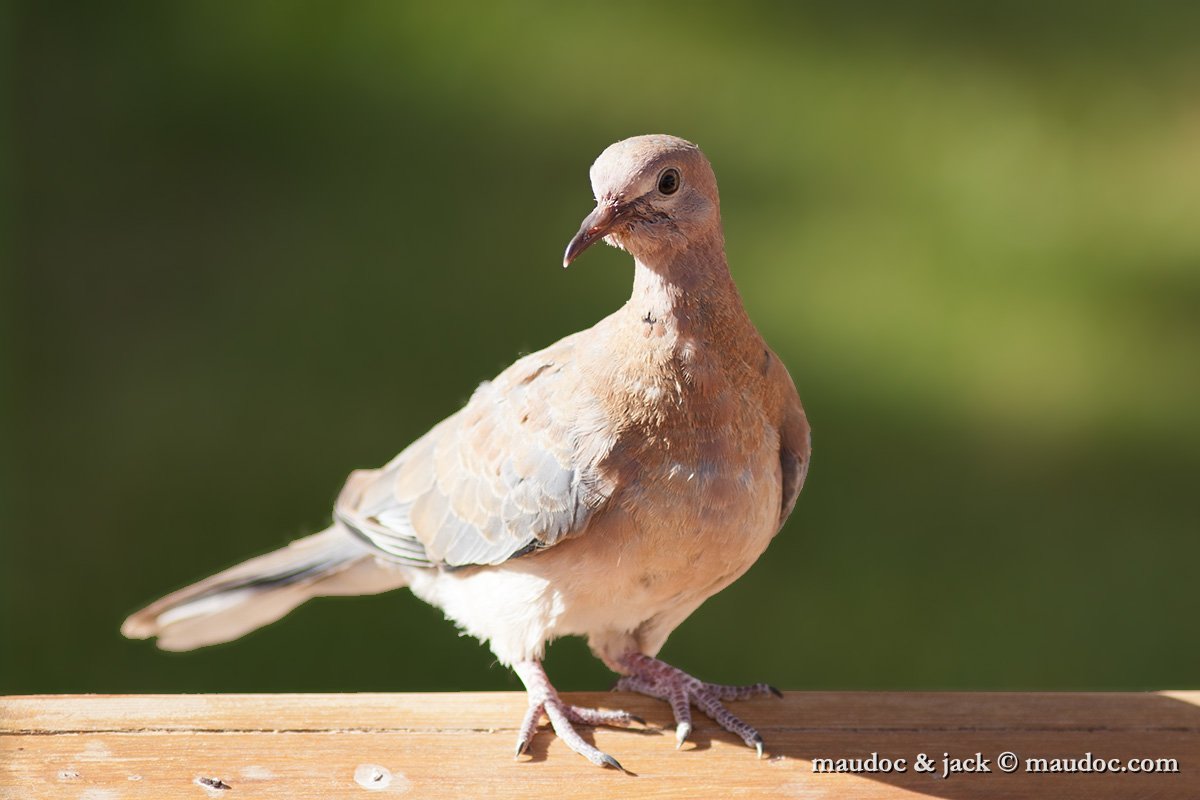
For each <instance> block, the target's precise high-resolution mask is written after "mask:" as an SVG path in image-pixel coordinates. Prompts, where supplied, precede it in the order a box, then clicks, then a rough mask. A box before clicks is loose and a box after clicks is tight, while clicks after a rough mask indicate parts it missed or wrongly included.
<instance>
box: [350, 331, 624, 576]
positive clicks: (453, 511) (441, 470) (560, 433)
mask: <svg viewBox="0 0 1200 800" xmlns="http://www.w3.org/2000/svg"><path fill="white" fill-rule="evenodd" d="M570 355H571V344H570V340H569V339H568V340H564V341H563V342H560V343H559V344H558V345H556V346H554V347H552V348H550V349H549V350H545V351H542V352H541V353H535V354H533V355H530V356H526V357H525V358H523V359H521V360H520V361H518V362H516V363H515V364H513V365H512V366H511V367H510V368H509V369H508V370H506V371H505V372H504V373H502V374H501V375H500V377H498V378H497V379H496V380H495V381H493V382H491V383H486V384H484V385H482V386H480V387H479V389H478V390H476V392H475V394H474V395H473V396H472V398H471V400H470V402H469V403H468V404H467V406H466V407H465V408H463V409H462V410H461V411H459V412H458V413H457V414H454V415H453V416H451V417H449V418H448V419H446V420H445V421H443V422H442V423H441V424H439V425H437V426H436V427H434V428H433V429H432V430H431V431H429V433H427V434H425V436H423V437H421V438H420V439H418V440H417V441H416V442H414V443H413V444H412V445H411V446H410V447H408V448H407V449H406V450H405V451H404V452H403V453H401V454H400V455H399V456H397V457H396V458H395V459H393V460H392V462H391V463H389V464H388V465H387V466H385V467H383V468H382V469H380V470H374V471H360V472H356V473H354V474H353V475H352V476H351V478H350V480H349V481H348V482H347V484H346V488H345V489H344V490H343V492H342V495H341V496H340V497H339V498H338V502H337V506H336V510H335V514H336V516H337V518H338V519H339V521H341V522H342V523H343V524H344V525H345V526H346V527H347V528H349V529H350V530H351V531H353V532H354V533H355V534H357V535H358V536H359V537H361V538H362V539H364V540H366V541H367V542H368V543H370V544H372V545H373V546H374V547H375V548H377V549H378V550H379V551H381V552H382V553H383V554H385V555H387V556H388V557H390V558H392V559H394V560H398V561H400V562H402V563H406V564H410V565H413V566H446V567H463V566H469V565H486V564H500V563H502V562H504V561H507V560H508V559H510V558H514V557H517V556H520V555H524V554H526V553H529V552H533V551H534V550H537V549H541V548H545V547H550V546H552V545H554V544H555V543H557V542H559V541H562V540H563V539H565V538H567V537H569V536H574V535H578V534H579V533H581V532H582V531H583V530H584V529H586V527H587V525H588V522H589V521H590V519H591V518H592V516H593V515H594V513H595V512H596V510H597V509H598V508H600V507H601V506H602V505H603V504H604V502H605V501H606V500H607V498H608V497H609V495H610V494H611V491H612V487H611V485H610V483H609V482H608V481H607V480H606V479H605V478H604V477H603V476H602V475H600V474H599V473H598V471H597V470H596V463H597V462H598V461H599V458H598V457H597V456H598V455H602V454H603V453H604V452H606V450H607V447H606V445H605V443H604V442H603V441H600V442H597V441H596V440H595V437H601V438H603V437H605V435H606V434H605V430H606V426H605V425H604V424H603V420H602V419H598V417H599V416H600V415H599V414H598V413H597V412H596V410H595V406H594V404H593V403H592V402H591V401H590V399H589V398H579V397H575V396H572V395H571V391H572V389H574V388H575V387H578V385H579V382H578V381H577V380H576V379H575V378H576V376H575V375H573V374H572V373H571V370H572V366H571V360H570ZM583 431H586V432H587V433H586V435H582V436H581V435H580V434H581V432H583ZM581 443H582V445H584V446H581Z"/></svg>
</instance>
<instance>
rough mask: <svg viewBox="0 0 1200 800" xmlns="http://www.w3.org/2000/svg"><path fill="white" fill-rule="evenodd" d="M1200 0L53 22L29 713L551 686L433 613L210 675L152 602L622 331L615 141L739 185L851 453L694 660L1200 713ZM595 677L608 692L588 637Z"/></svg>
mask: <svg viewBox="0 0 1200 800" xmlns="http://www.w3.org/2000/svg"><path fill="white" fill-rule="evenodd" d="M1198 30H1200V6H1198V5H1197V4H1195V3H1185V2H1180V3H1165V2H1158V3H1125V4H1109V5H1105V4H1097V3H1091V2H1086V3H1085V2H1058V3H1041V2H997V3H960V2H915V3H914V2H906V3H892V2H887V1H886V0H873V1H863V2H826V3H805V4H794V3H789V4H782V3H781V4H771V3H754V2H751V3H743V4H738V5H736V6H735V5H730V4H711V5H709V4H687V5H679V6H675V7H668V6H657V5H652V4H646V3H637V4H624V3H620V2H610V3H602V4H557V3H549V2H547V3H522V4H504V5H501V4H495V5H494V6H490V5H487V4H470V5H460V4H455V3H442V4H437V5H436V7H435V6H434V5H433V4H429V5H422V6H416V5H411V6H410V5H403V4H400V3H391V2H377V3H305V4H300V3H270V2H253V3H243V4H228V3H206V2H177V3H127V4H126V3H96V4H73V5H69V6H67V5H63V6H59V5H57V4H52V3H51V4H47V3H19V4H17V5H15V6H13V7H11V8H10V9H9V10H7V11H6V12H5V17H4V23H3V35H4V38H5V39H6V40H7V44H8V46H7V47H5V48H4V49H5V51H6V56H7V61H8V65H9V67H10V70H11V74H10V78H11V79H10V81H9V85H8V87H7V89H6V94H5V97H4V100H5V103H6V105H7V108H8V112H7V114H6V119H7V123H6V124H5V125H4V126H3V133H2V135H3V139H2V141H3V150H2V151H0V169H2V170H3V175H4V176H5V177H6V178H7V181H6V182H7V185H8V186H9V187H10V190H11V191H10V192H9V193H8V197H7V201H6V205H5V212H6V213H5V219H4V220H3V223H2V224H3V228H2V229H0V235H2V237H3V240H4V244H3V246H4V248H5V251H6V254H5V256H4V269H3V272H2V274H0V293H2V295H0V296H2V303H3V308H2V313H0V325H2V326H3V327H2V341H0V347H2V350H0V357H2V359H3V361H2V364H3V366H2V369H3V373H0V381H2V384H3V393H2V396H0V402H2V403H3V406H2V407H0V408H2V414H3V424H4V430H3V431H2V432H0V435H2V437H3V445H2V448H3V449H2V453H3V465H2V468H3V470H4V474H3V476H2V477H3V481H2V484H3V492H4V494H3V498H2V500H0V502H2V506H0V537H2V538H0V547H2V551H0V559H2V560H0V615H2V616H0V643H2V644H0V691H2V692H5V693H29V692H131V691H164V692H178V691H218V690H220V691H248V690H253V691H259V690H262V691H316V690H397V691H399V690H429V689H445V690H451V689H492V688H516V687H517V686H518V684H517V682H516V680H515V679H514V678H512V677H511V676H510V675H509V674H508V672H507V671H505V670H503V669H501V668H499V667H498V666H497V665H496V664H495V663H494V660H493V658H492V656H491V655H490V653H489V652H488V651H487V650H486V649H484V648H482V647H480V646H479V645H478V644H477V643H475V642H474V640H471V639H467V638H462V637H459V636H457V635H456V633H455V631H454V629H453V628H452V626H450V625H449V624H448V623H446V622H445V621H444V620H442V618H441V615H440V613H439V612H438V611H436V610H434V609H432V608H429V607H427V606H425V605H423V604H422V603H420V602H419V601H417V600H416V599H414V598H413V597H411V596H410V595H408V594H407V593H403V592H399V593H393V594H389V595H384V596H379V597H370V598H353V599H336V600H321V601H317V602H314V603H310V604H308V605H306V606H304V607H302V608H301V609H300V610H298V611H297V612H296V613H294V614H292V615H291V616H290V617H288V618H287V619H286V620H285V621H283V622H281V623H279V624H277V625H274V626H272V627H270V628H268V629H265V630H262V631H260V632H258V633H256V634H254V635H252V636H250V637H248V638H246V639H244V640H242V641H239V642H236V643H234V644H231V645H226V646H222V647H216V648H211V649H208V650H204V651H200V652H196V653H191V654H183V655H175V654H163V653H160V652H158V651H156V650H155V649H154V648H153V647H152V646H151V645H149V644H148V643H145V642H130V641H126V640H124V639H122V638H121V637H120V636H119V634H118V632H117V628H118V626H119V624H120V622H121V620H122V619H123V618H124V616H125V615H126V614H127V613H128V612H130V611H132V610H134V609H136V608H138V607H139V606H140V605H142V604H143V603H145V602H147V601H149V600H152V599H154V598H155V597H158V596H159V595H161V594H163V593H165V592H166V591H167V590H170V589H173V588H176V587H178V586H181V585H183V584H185V583H188V582H191V581H192V580H194V579H198V578H201V577H204V576H206V575H208V574H210V573H211V572H213V571H216V570H217V569H219V568H222V567H224V566H227V565H229V564H231V563H234V562H236V561H239V560H241V559H243V558H245V557H248V556H250V555H253V554H256V553H259V552H261V551H265V550H267V549H270V548H273V547H276V546H278V545H281V544H283V543H284V542H286V541H288V540H289V539H290V538H293V537H296V536H299V535H301V534H304V533H308V532H312V531H315V530H318V529H319V528H320V527H323V526H324V524H325V522H326V520H327V518H328V514H329V508H330V504H331V502H332V500H333V498H334V496H335V494H336V493H337V490H338V489H339V488H340V485H341V482H342V480H343V478H344V477H345V475H346V474H347V473H348V472H349V471H350V470H351V469H354V468H357V467H366V466H376V465H379V464H381V463H383V462H384V461H386V460H388V459H389V458H390V457H391V456H392V455H393V454H394V453H396V452H397V451H398V450H400V449H401V448H402V447H403V446H404V445H405V444H407V443H408V442H409V441H411V440H412V439H414V438H415V437H416V436H418V435H419V434H421V433H422V432H424V431H425V430H426V429H428V428H429V427H430V426H431V425H432V424H434V423H435V422H437V421H438V420H439V419H441V418H442V417H443V416H445V415H447V414H448V413H450V412H452V411H453V410H455V409H456V408H458V407H459V406H460V405H461V404H462V403H463V402H464V401H465V400H466V398H467V397H468V396H469V395H470V393H471V391H472V390H473V388H474V386H475V385H476V384H477V383H478V382H479V381H481V380H484V379H487V378H490V377H491V376H492V375H494V374H495V373H496V372H498V371H499V370H500V369H502V368H503V367H504V366H506V365H507V364H508V363H509V362H511V361H512V360H513V358H514V357H515V356H517V355H518V354H519V353H523V352H528V351H530V350H533V349H537V348H539V347H542V346H544V345H546V344H548V343H550V342H552V341H554V340H555V339H557V338H559V337H561V336H563V335H565V334H568V333H570V332H572V331H575V330H577V329H579V328H582V327H585V326H588V325H590V324H591V323H592V322H594V321H595V320H597V319H598V318H600V317H601V316H603V315H605V314H607V313H609V312H610V311H611V310H613V309H614V308H616V307H617V306H618V305H619V304H620V303H622V302H623V301H624V299H625V297H626V296H627V293H628V290H629V285H630V280H631V270H630V265H629V263H628V258H627V256H625V255H624V254H622V253H619V252H617V251H615V250H611V249H607V248H599V249H597V250H594V251H590V252H589V253H588V254H587V255H586V256H585V257H584V258H582V259H581V260H580V261H579V262H578V264H577V265H576V266H575V267H573V268H572V269H571V270H570V271H567V272H564V271H563V270H562V269H561V268H560V267H559V259H560V257H561V252H562V249H563V247H564V245H565V243H566V241H567V240H568V238H569V237H570V236H571V235H572V234H573V233H574V231H575V229H576V227H577V225H578V223H579V221H580V220H581V219H582V217H583V216H584V215H585V214H586V213H587V212H588V211H589V210H590V208H591V197H590V190H589V186H588V183H587V168H588V166H589V165H590V163H591V161H592V159H594V158H595V156H596V155H597V154H598V153H599V152H600V151H601V150H602V149H603V148H604V147H605V146H606V145H608V144H609V143H610V142H612V141H615V140H617V139H620V138H623V137H626V136H629V135H633V134H639V133H647V132H670V133H675V134H678V135H681V136H684V137H687V138H690V139H692V140H694V141H696V142H699V143H700V144H701V145H702V146H703V147H704V148H705V150H706V152H707V153H708V155H709V156H710V158H711V159H712V161H713V163H714V164H715V166H716V170H717V174H718V177H719V178H720V180H721V189H722V200H723V203H724V216H725V227H726V235H727V241H728V249H729V255H730V261H731V263H732V265H733V270H734V275H735V278H736V279H737V281H738V283H739V285H740V286H741V288H742V291H743V293H744V296H745V300H746V304H747V306H748V307H749V310H750V313H751V315H752V316H753V318H754V319H755V320H756V321H757V323H758V324H759V326H760V328H761V329H762V331H763V333H764V334H765V335H766V337H767V339H768V340H769V341H770V342H771V343H772V344H773V345H774V347H775V348H776V349H777V350H778V352H779V353H780V355H781V356H782V357H783V358H784V360H785V361H786V362H787V364H788V365H789V366H790V368H791V370H792V373H793V375H794V376H795V378H796V382H797V384H798V385H799V387H800V390H801V395H802V397H803V398H804V401H805V404H806V406H807V408H808V411H809V415H810V418H811V420H812V423H813V429H814V437H815V460H814V463H813V468H812V473H811V475H810V478H809V482H808V485H807V487H806V488H805V491H804V494H803V495H802V497H801V500H800V503H799V506H798V508H797V511H796V514H795V515H794V517H793V518H792V520H791V522H789V524H788V526H787V528H786V529H785V530H784V532H783V533H782V534H781V536H780V537H779V538H778V539H777V540H776V541H775V543H774V544H773V545H772V547H771V549H770V550H769V551H768V553H767V555H766V556H765V557H764V558H763V559H762V561H760V563H759V564H758V565H757V566H756V567H755V568H754V569H753V570H752V571H751V572H750V573H749V574H748V575H747V576H746V577H745V578H744V579H743V580H742V581H740V582H739V583H737V584H735V585H734V586H733V587H731V588H730V589H728V590H727V591H725V592H724V593H723V594H721V595H719V596H717V597H715V598H713V599H712V600H710V601H709V602H708V604H706V605H705V606H704V607H703V608H702V609H701V610H700V611H699V612H698V613H696V614H695V615H694V616H693V617H692V619H691V620H689V621H688V622H687V623H685V624H684V625H683V626H682V627H681V628H680V629H679V630H678V631H677V632H676V633H675V635H674V636H673V637H672V639H671V640H670V642H669V643H668V645H667V647H666V650H665V651H664V654H665V657H667V658H668V659H670V660H673V661H674V662H676V663H678V664H679V665H680V666H683V667H685V668H687V669H689V670H691V671H693V672H695V673H696V674H699V675H701V676H703V677H705V678H707V679H709V680H727V681H739V682H741V681H756V680H770V681H772V682H774V683H776V684H779V685H781V686H784V687H788V688H796V689H815V688H834V687H836V688H910V689H916V688H942V687H945V688H965V687H977V688H988V689H1075V688H1112V689H1115V688H1141V687H1195V686H1197V685H1200V637H1197V635H1196V633H1195V631H1194V630H1193V629H1194V622H1195V619H1196V612H1197V599H1196V598H1197V593H1196V570H1197V566H1196V565H1197V564H1198V563H1200V535H1198V534H1200V491H1198V478H1200V48H1197V46H1196V36H1197V31H1198ZM548 669H549V671H550V674H551V675H552V676H553V677H554V678H555V679H556V681H557V682H558V684H559V685H560V686H561V687H563V688H575V689H578V688H602V687H606V686H608V685H609V684H610V681H611V678H610V676H609V675H608V673H607V671H606V670H605V669H604V668H603V667H602V666H601V665H600V664H599V663H598V662H595V661H594V660H593V659H592V658H591V656H590V655H589V654H588V653H587V650H586V647H585V646H584V645H583V644H582V643H581V642H578V641H564V642H560V643H558V644H556V645H555V646H554V647H553V648H552V649H551V653H550V657H549V661H548Z"/></svg>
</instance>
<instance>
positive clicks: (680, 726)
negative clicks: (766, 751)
mask: <svg viewBox="0 0 1200 800" xmlns="http://www.w3.org/2000/svg"><path fill="white" fill-rule="evenodd" d="M621 664H622V665H623V666H624V667H625V668H626V669H627V670H629V674H627V675H625V676H624V677H622V678H621V680H620V681H618V682H617V688H618V689H621V690H623V691H629V692H638V693H639V694H644V695H648V696H650V697H657V698H658V699H659V700H666V701H667V702H668V703H670V705H671V711H672V712H673V713H674V714H675V746H676V747H677V748H678V747H682V746H683V743H684V742H685V741H687V738H688V736H689V735H690V734H691V732H692V709H691V707H692V706H693V705H694V706H696V708H698V709H700V710H701V711H703V712H704V713H705V714H707V715H708V716H710V717H712V719H713V721H714V722H716V723H717V724H718V725H720V726H721V727H722V728H724V729H725V730H727V731H729V732H730V733H733V734H735V735H737V736H738V737H740V738H741V740H742V741H743V742H745V743H746V744H747V745H748V746H750V747H753V748H754V749H755V750H757V751H758V757H759V758H762V755H763V739H762V736H760V735H759V733H758V731H756V730H755V729H754V728H753V727H751V726H750V725H748V724H746V723H745V722H742V720H740V719H738V718H737V717H735V716H734V715H733V714H732V713H731V712H730V711H729V709H727V708H725V706H724V705H722V704H721V701H722V700H745V699H747V698H750V697H758V696H760V695H765V694H773V695H775V696H776V697H782V696H783V695H782V694H781V693H780V691H779V690H778V689H776V688H775V687H773V686H770V685H768V684H765V683H755V684H751V685H748V686H723V685H721V684H718V683H704V682H703V681H701V680H698V679H696V678H693V677H692V676H691V675H688V674H687V673H686V672H684V671H683V670H681V669H676V668H675V667H672V666H671V665H670V664H668V663H666V662H665V661H659V660H658V659H657V658H652V657H650V656H648V655H645V654H644V653H629V654H627V655H625V656H624V657H623V658H622V659H621Z"/></svg>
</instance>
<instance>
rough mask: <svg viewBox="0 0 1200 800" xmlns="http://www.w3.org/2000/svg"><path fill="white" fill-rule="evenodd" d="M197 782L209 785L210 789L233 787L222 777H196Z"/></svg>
mask: <svg viewBox="0 0 1200 800" xmlns="http://www.w3.org/2000/svg"><path fill="white" fill-rule="evenodd" d="M196 783H198V784H200V785H201V786H207V787H208V788H209V789H232V788H233V787H232V786H230V785H229V784H228V783H226V782H225V781H223V780H221V779H220V778H196Z"/></svg>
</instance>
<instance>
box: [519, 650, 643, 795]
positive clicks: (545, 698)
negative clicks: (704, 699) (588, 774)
mask: <svg viewBox="0 0 1200 800" xmlns="http://www.w3.org/2000/svg"><path fill="white" fill-rule="evenodd" d="M513 670H514V671H515V672H516V673H517V676H518V677H519V678H520V679H521V682H522V683H524V684H525V690H526V692H527V693H528V694H529V708H528V709H527V710H526V711H525V718H524V719H523V720H522V721H521V730H520V732H519V733H518V734H517V756H518V757H519V756H520V755H521V754H522V753H524V752H525V751H526V750H527V749H528V748H529V743H530V742H532V741H533V737H534V735H535V734H536V733H537V729H538V723H539V722H540V721H541V719H542V714H545V715H546V716H547V717H548V718H549V720H550V725H551V726H552V727H553V728H554V732H555V733H556V734H558V738H559V739H562V740H563V742H564V743H565V744H566V745H567V746H568V747H570V748H571V749H572V750H574V751H575V752H576V753H579V755H581V756H583V757H584V758H586V759H587V760H588V761H591V762H592V763H593V764H595V765H596V766H599V767H603V766H606V765H607V766H610V767H616V768H617V769H619V770H621V771H622V772H624V771H625V768H624V767H622V766H621V765H620V764H619V763H618V762H617V760H616V759H615V758H613V757H612V756H610V755H609V754H608V753H605V752H602V751H601V750H598V749H597V748H596V747H594V746H592V745H591V744H588V743H587V742H586V741H584V739H583V737H582V736H580V735H579V733H578V732H577V731H576V730H575V728H574V726H573V724H572V723H574V724H575V725H612V726H614V727H621V728H624V727H628V726H630V725H632V724H634V723H635V722H636V723H640V724H642V725H645V724H646V721H645V720H643V719H642V718H641V717H635V716H634V715H633V714H629V713H627V712H625V711H608V710H604V709H598V708H584V707H582V706H573V705H570V704H569V703H564V702H563V701H562V699H561V698H560V697H559V696H558V692H557V691H555V689H554V687H553V686H551V685H550V679H549V678H548V677H547V676H546V670H544V669H542V664H541V662H540V661H518V662H517V663H515V664H513Z"/></svg>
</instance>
